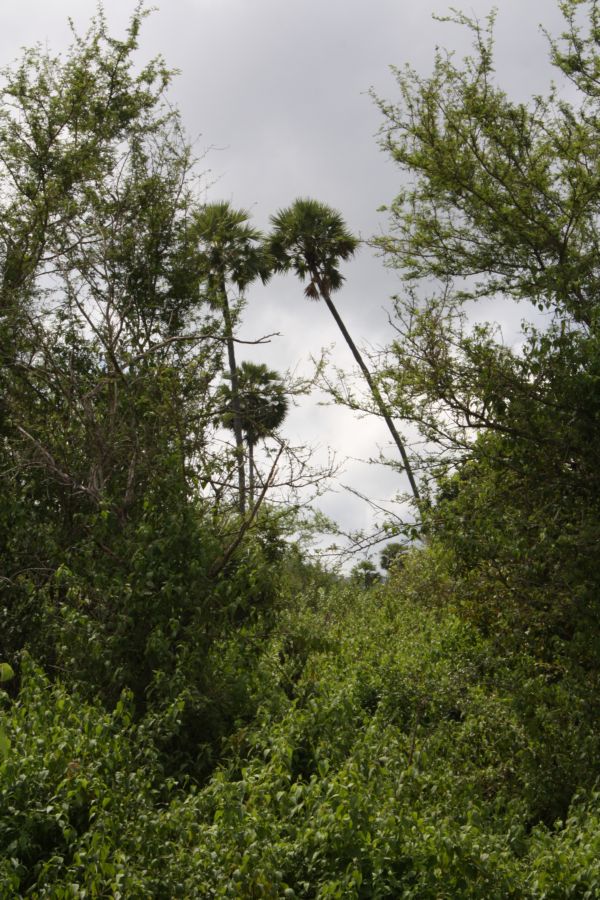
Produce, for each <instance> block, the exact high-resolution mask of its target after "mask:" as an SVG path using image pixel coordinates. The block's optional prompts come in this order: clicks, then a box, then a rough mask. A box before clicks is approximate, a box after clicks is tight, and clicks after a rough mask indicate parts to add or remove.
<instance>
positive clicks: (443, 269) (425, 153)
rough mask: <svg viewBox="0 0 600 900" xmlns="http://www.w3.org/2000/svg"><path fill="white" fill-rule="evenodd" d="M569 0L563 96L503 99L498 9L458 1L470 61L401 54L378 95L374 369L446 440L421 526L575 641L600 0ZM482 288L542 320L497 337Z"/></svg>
mask: <svg viewBox="0 0 600 900" xmlns="http://www.w3.org/2000/svg"><path fill="white" fill-rule="evenodd" d="M561 8H562V10H563V13H564V16H565V19H566V30H565V33H564V35H563V37H562V38H561V40H559V41H556V42H552V41H551V42H550V45H549V46H550V57H551V61H552V63H553V64H554V66H555V67H556V68H557V70H558V74H559V76H560V77H563V78H566V79H568V81H570V82H571V92H570V96H571V99H570V100H568V99H565V95H564V94H562V93H561V90H560V86H559V85H556V86H554V87H552V88H551V89H550V91H549V92H548V94H547V96H545V97H535V98H533V99H532V100H531V101H530V102H528V103H520V102H515V101H513V100H512V99H511V98H510V97H509V96H508V95H507V94H506V93H505V92H504V91H503V90H502V89H501V88H500V87H499V86H498V85H497V84H496V81H495V76H494V68H493V66H494V62H493V38H492V24H493V17H492V19H490V20H489V21H488V23H487V25H486V26H482V25H481V24H480V23H478V22H475V21H472V20H471V19H469V18H467V17H466V16H463V15H456V16H455V17H454V19H455V21H457V22H458V23H459V24H461V25H463V26H466V27H467V28H469V29H471V31H472V33H473V37H474V51H473V54H472V55H471V56H469V57H467V58H466V59H465V60H464V61H463V63H462V64H458V63H457V62H456V61H455V60H454V58H453V57H452V56H451V55H449V54H447V53H445V52H443V51H439V52H438V53H437V55H436V58H435V63H434V68H433V73H432V74H431V75H430V76H421V75H419V74H418V73H416V72H415V71H413V70H412V69H410V68H407V69H402V70H396V77H397V81H398V86H399V91H400V99H399V101H398V102H395V103H389V102H386V101H383V100H380V101H379V106H380V109H381V111H382V113H383V115H384V125H383V129H382V143H383V145H384V146H385V148H386V149H387V151H388V152H389V153H390V155H391V157H392V158H393V159H394V161H395V162H396V163H397V165H398V166H399V168H400V169H401V171H402V173H403V188H402V191H401V192H400V193H399V194H398V196H397V197H396V199H395V200H394V202H393V204H392V205H391V206H390V217H391V229H390V233H389V234H388V235H387V236H385V237H382V238H380V239H378V240H377V241H376V243H377V245H378V246H379V247H380V248H381V249H382V250H383V251H384V253H385V254H386V256H387V260H388V262H389V264H390V265H393V266H394V267H397V268H398V269H400V270H401V272H402V274H403V277H404V279H405V285H406V290H405V293H404V296H403V297H401V298H397V300H396V313H397V318H396V322H395V324H396V328H397V330H398V335H399V336H398V339H397V340H396V341H395V343H394V344H393V346H392V347H391V352H390V356H389V359H388V364H387V369H386V370H385V372H384V376H385V377H386V379H387V385H388V388H389V390H390V392H391V393H392V395H393V396H394V397H395V409H396V411H397V414H398V415H401V416H403V417H405V418H407V419H409V420H412V421H413V422H415V423H417V425H418V426H419V427H420V429H421V431H422V433H423V435H424V437H425V438H426V439H427V441H428V442H429V446H430V447H437V451H438V452H437V453H433V454H432V455H431V456H430V457H429V465H430V473H431V475H432V477H433V479H434V482H435V483H437V491H438V499H439V503H438V505H437V508H436V510H435V511H434V513H433V514H432V516H431V517H430V526H431V527H432V528H433V529H434V531H435V532H436V533H437V534H439V535H440V537H441V539H442V540H443V541H445V542H446V544H447V545H448V546H449V547H451V548H452V551H453V553H454V555H455V560H456V564H457V567H458V571H460V572H461V573H462V574H464V575H466V574H468V578H469V584H470V585H471V588H469V591H472V594H471V596H472V597H473V598H475V597H480V596H481V595H482V594H483V595H484V596H485V597H486V603H481V602H479V601H478V600H475V602H474V604H473V606H472V610H477V612H476V615H478V616H480V615H483V616H487V617H489V622H497V620H498V619H497V617H498V616H499V615H506V614H507V613H508V611H510V615H511V616H515V617H517V620H521V619H524V622H526V623H527V626H526V627H527V628H530V629H531V627H532V626H535V627H533V628H532V630H531V631H530V632H528V633H531V634H532V633H533V632H536V633H538V634H539V632H540V630H541V631H542V633H544V632H547V631H548V630H549V631H550V632H551V633H552V634H554V635H555V637H556V638H557V639H558V638H560V639H561V640H564V639H568V640H569V641H574V643H573V646H575V645H576V644H577V641H575V637H576V635H578V634H579V635H580V636H581V637H582V639H584V637H585V635H586V634H587V635H590V634H597V628H598V624H599V621H598V616H599V613H600V610H599V609H598V605H597V599H596V598H597V591H598V570H597V567H596V566H595V563H592V560H593V559H594V558H595V556H596V550H597V546H598V541H599V540H600V533H599V531H598V522H599V521H600V481H599V480H598V472H599V471H600V467H599V463H600V458H599V456H598V447H599V446H600V441H599V438H600V432H599V423H600V416H599V415H598V409H599V407H598V393H597V391H596V390H595V389H594V387H593V385H595V384H596V382H597V378H598V373H599V372H600V340H599V339H600V334H599V332H598V322H599V316H598V309H599V307H598V290H597V285H598V280H599V277H600V272H599V260H600V258H599V256H598V252H597V247H598V235H599V222H600V205H599V204H600V193H599V191H598V164H599V159H600V141H599V136H598V129H597V121H598V115H599V113H600V106H599V102H600V91H599V90H598V87H597V82H596V80H595V79H596V76H595V75H594V73H595V72H597V71H598V68H599V67H600V54H599V50H598V43H597V23H598V7H597V4H596V3H595V2H588V3H579V2H575V0H573V2H571V0H568V2H565V3H562V4H561ZM584 10H586V11H587V13H588V25H587V26H586V24H585V21H584V16H583V13H584ZM435 282H437V285H438V287H437V290H434V289H433V288H432V284H433V283H435ZM482 299H487V300H493V301H494V303H495V304H500V303H503V304H505V307H507V308H510V309H513V307H512V305H511V304H513V302H514V301H525V302H527V303H529V304H530V306H531V308H532V310H533V311H535V313H536V315H537V319H536V323H537V324H524V325H523V331H522V335H521V340H520V341H519V342H518V343H517V344H516V345H515V346H513V347H509V346H507V345H506V344H505V343H504V342H503V341H502V336H501V334H499V331H498V329H497V327H495V326H493V325H485V324H479V325H476V326H472V325H470V323H469V319H468V317H467V312H468V310H469V309H470V308H471V304H473V303H476V302H477V301H480V300H482ZM540 313H543V314H544V315H543V317H542V316H540V315H539V314H540ZM434 491H435V489H434ZM469 591H466V592H465V595H467V594H468V593H469ZM484 610H485V612H484ZM524 630H525V629H524ZM540 646H541V647H543V648H545V650H546V651H549V647H550V642H549V641H548V640H547V639H544V640H542V641H541V644H540ZM587 648H588V650H589V651H590V652H592V644H591V643H590V642H588V643H587ZM586 652H587V651H586Z"/></svg>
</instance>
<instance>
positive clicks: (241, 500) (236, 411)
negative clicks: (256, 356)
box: [220, 278, 246, 515]
mask: <svg viewBox="0 0 600 900" xmlns="http://www.w3.org/2000/svg"><path fill="white" fill-rule="evenodd" d="M220 288H221V301H222V304H223V319H224V321H225V338H226V340H227V356H228V359H229V374H230V376H231V407H232V410H233V423H232V424H233V434H234V437H235V452H236V457H237V470H238V505H239V509H240V513H241V514H242V515H244V513H245V512H246V469H245V462H244V434H243V431H242V413H241V409H240V385H239V381H238V374H237V365H236V361H235V345H234V343H233V325H232V322H231V311H230V309H229V302H228V300H227V287H226V285H225V279H224V278H223V279H222V280H221V285H220Z"/></svg>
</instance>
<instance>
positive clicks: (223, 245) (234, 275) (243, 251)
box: [193, 201, 269, 515]
mask: <svg viewBox="0 0 600 900" xmlns="http://www.w3.org/2000/svg"><path fill="white" fill-rule="evenodd" d="M193 230H194V236H195V238H196V240H197V243H198V248H199V250H200V260H201V271H202V274H203V275H204V277H205V279H206V283H207V287H208V300H209V302H210V303H211V304H212V306H213V307H215V308H216V309H219V310H220V311H221V313H222V315H223V323H224V330H225V341H226V344H227V356H228V362H229V377H230V380H231V408H232V416H233V418H232V430H233V433H234V436H235V446H236V456H237V471H238V488H239V491H238V502H239V509H240V512H241V513H242V515H243V514H244V512H245V511H246V481H245V465H244V434H243V429H242V417H241V410H240V403H239V384H238V370H237V364H236V359H235V342H234V315H233V314H232V310H231V306H230V302H229V290H230V289H231V288H232V287H233V288H235V289H236V290H237V292H238V295H239V296H241V295H242V293H243V291H244V289H245V288H246V287H247V286H248V285H249V284H250V282H252V281H254V280H256V278H261V279H262V280H263V281H265V280H266V279H267V278H268V275H269V270H268V266H267V264H266V260H267V257H266V255H265V253H264V249H263V246H262V234H261V232H260V231H258V230H257V229H256V228H252V226H251V225H250V224H249V215H248V213H247V212H246V211H245V210H238V209H233V208H232V207H231V205H230V204H229V203H227V202H226V201H223V202H219V203H209V204H207V205H206V206H204V207H202V208H201V209H200V210H199V211H198V212H197V213H196V215H195V220H194V225H193Z"/></svg>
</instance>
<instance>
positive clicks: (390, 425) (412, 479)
mask: <svg viewBox="0 0 600 900" xmlns="http://www.w3.org/2000/svg"><path fill="white" fill-rule="evenodd" d="M314 281H315V283H316V284H317V286H318V288H319V292H320V294H321V296H322V297H323V299H324V301H325V303H326V304H327V306H328V308H329V312H330V313H331V315H332V316H333V318H334V319H335V321H336V324H337V326H338V328H339V329H340V331H341V332H342V334H343V335H344V339H345V341H346V343H347V344H348V346H349V347H350V350H351V351H352V355H353V356H354V359H355V360H356V362H357V363H358V365H359V367H360V369H361V371H362V373H363V375H364V376H365V381H366V382H367V384H368V385H369V389H370V391H371V394H372V395H373V399H374V400H375V403H376V404H377V407H378V409H379V412H380V413H381V415H382V416H383V418H384V420H385V423H386V425H387V427H388V429H389V432H390V434H391V435H392V438H393V439H394V443H395V444H396V447H397V448H398V450H399V452H400V457H401V459H402V464H403V466H404V470H405V472H406V474H407V476H408V481H409V483H410V487H411V490H412V493H413V497H414V498H415V500H416V501H417V503H418V502H419V501H420V499H421V495H420V494H419V488H418V487H417V482H416V481H415V477H414V474H413V471H412V466H411V464H410V461H409V459H408V456H407V453H406V450H405V449H404V444H403V443H402V439H401V438H400V435H399V434H398V431H397V430H396V426H395V425H394V423H393V421H392V419H391V417H390V414H389V412H388V409H387V406H386V405H385V403H384V400H383V397H382V396H381V393H380V392H379V388H378V387H377V385H376V384H375V382H374V381H373V378H372V376H371V373H370V372H369V370H368V369H367V366H366V364H365V361H364V360H363V358H362V356H361V355H360V353H359V350H358V347H357V346H356V344H355V343H354V341H353V340H352V338H351V337H350V333H349V332H348V329H347V328H346V326H345V325H344V323H343V321H342V319H341V317H340V314H339V313H338V311H337V309H336V308H335V306H334V304H333V301H332V299H331V296H330V294H329V291H328V290H327V289H326V288H325V287H324V286H323V283H322V282H321V279H320V278H319V277H318V276H317V277H315V278H314Z"/></svg>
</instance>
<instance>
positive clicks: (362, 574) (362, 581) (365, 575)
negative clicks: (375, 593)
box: [350, 559, 381, 589]
mask: <svg viewBox="0 0 600 900" xmlns="http://www.w3.org/2000/svg"><path fill="white" fill-rule="evenodd" d="M350 578H351V579H352V581H354V582H355V583H356V584H358V585H359V586H360V587H361V588H365V589H366V588H370V587H373V585H375V584H377V583H378V582H379V581H381V575H380V573H379V572H378V571H377V566H376V565H375V563H372V562H371V560H370V559H363V560H361V562H359V563H356V565H355V566H353V567H352V571H351V572H350Z"/></svg>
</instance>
